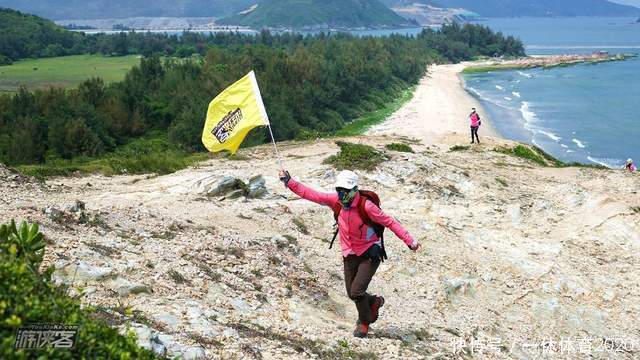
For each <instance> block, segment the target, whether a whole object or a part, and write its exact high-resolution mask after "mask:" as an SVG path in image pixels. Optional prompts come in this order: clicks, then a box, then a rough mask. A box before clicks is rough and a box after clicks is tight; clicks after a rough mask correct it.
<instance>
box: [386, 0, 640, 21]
mask: <svg viewBox="0 0 640 360" xmlns="http://www.w3.org/2000/svg"><path fill="white" fill-rule="evenodd" d="M383 2H384V3H385V5H387V6H389V7H398V6H404V5H407V3H422V4H426V5H431V6H434V7H446V8H463V9H466V10H469V11H471V12H474V13H478V14H480V15H482V16H486V17H520V16H637V15H638V14H640V9H638V8H637V7H633V6H628V5H621V4H614V3H612V2H609V1H606V0H436V1H431V0H412V1H407V0H383Z"/></svg>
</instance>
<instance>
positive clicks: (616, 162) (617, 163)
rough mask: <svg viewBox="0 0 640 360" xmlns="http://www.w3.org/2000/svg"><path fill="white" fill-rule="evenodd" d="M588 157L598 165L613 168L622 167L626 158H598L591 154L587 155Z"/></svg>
mask: <svg viewBox="0 0 640 360" xmlns="http://www.w3.org/2000/svg"><path fill="white" fill-rule="evenodd" d="M587 159H589V161H591V162H594V163H596V164H598V165H602V166H606V167H608V168H611V169H617V168H621V167H622V166H623V165H624V160H621V159H610V158H597V157H591V156H587Z"/></svg>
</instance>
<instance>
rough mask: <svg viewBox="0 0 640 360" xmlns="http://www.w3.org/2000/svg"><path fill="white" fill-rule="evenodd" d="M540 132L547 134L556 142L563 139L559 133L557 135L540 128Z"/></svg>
mask: <svg viewBox="0 0 640 360" xmlns="http://www.w3.org/2000/svg"><path fill="white" fill-rule="evenodd" d="M538 132H539V133H540V134H543V135H546V136H547V137H548V138H549V139H551V140H553V141H555V142H558V141H560V140H562V138H561V137H560V136H558V135H556V134H554V133H552V132H548V131H544V130H538Z"/></svg>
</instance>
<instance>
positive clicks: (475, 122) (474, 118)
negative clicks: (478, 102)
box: [469, 108, 482, 144]
mask: <svg viewBox="0 0 640 360" xmlns="http://www.w3.org/2000/svg"><path fill="white" fill-rule="evenodd" d="M469 120H470V121H471V143H472V144H473V143H474V140H475V139H477V140H478V144H480V138H479V137H478V129H479V128H480V125H482V122H481V121H480V115H478V113H477V112H476V108H473V109H471V114H469ZM474 135H475V139H474Z"/></svg>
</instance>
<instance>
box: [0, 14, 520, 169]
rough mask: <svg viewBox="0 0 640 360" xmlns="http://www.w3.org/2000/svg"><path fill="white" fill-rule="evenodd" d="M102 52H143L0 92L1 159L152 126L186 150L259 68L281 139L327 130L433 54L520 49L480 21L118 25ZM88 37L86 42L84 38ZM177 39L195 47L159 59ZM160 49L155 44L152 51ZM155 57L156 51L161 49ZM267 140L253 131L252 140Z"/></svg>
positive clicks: (92, 147) (197, 146)
mask: <svg viewBox="0 0 640 360" xmlns="http://www.w3.org/2000/svg"><path fill="white" fill-rule="evenodd" d="M87 39H92V40H91V43H93V44H102V46H104V49H103V50H104V51H105V52H113V50H114V49H120V50H122V51H119V50H118V51H115V52H116V53H118V54H119V55H126V54H130V53H139V51H140V49H141V48H142V47H146V48H147V49H148V50H147V51H148V53H149V56H148V57H145V58H143V59H142V60H141V63H140V65H138V66H135V67H134V68H132V69H131V70H130V71H129V73H128V74H127V75H126V77H125V79H124V81H122V82H119V83H113V84H109V85H107V84H105V83H104V82H103V81H102V80H101V79H98V78H94V79H90V80H87V81H85V82H83V83H82V84H81V85H80V86H79V87H78V88H77V89H72V90H62V89H49V90H36V91H34V92H30V91H27V90H26V89H20V90H19V92H18V93H17V94H15V95H4V96H1V97H0V162H4V163H7V164H10V165H17V164H36V163H43V162H48V161H50V160H55V159H71V158H76V157H82V156H87V157H90V156H99V155H101V154H103V153H105V152H109V151H112V150H113V149H114V148H115V147H117V146H118V145H121V144H124V143H126V142H128V141H129V140H131V139H133V138H137V137H140V136H143V135H145V134H148V133H150V132H152V131H154V132H157V131H161V132H166V134H168V137H169V139H170V140H171V141H172V142H173V143H175V144H178V145H179V146H180V147H182V148H183V149H185V150H187V151H199V150H203V147H202V144H201V142H200V137H201V131H202V128H203V123H204V119H205V116H206V110H207V105H208V103H209V101H211V99H212V98H213V97H214V96H215V95H217V94H218V93H219V92H221V91H222V90H223V89H224V88H226V87H227V86H229V85H230V84H232V83H233V82H235V81H236V80H237V79H239V78H241V77H242V76H244V75H245V74H246V73H248V72H249V71H250V70H255V71H256V73H257V76H258V81H259V83H260V86H261V88H262V93H263V97H264V101H265V105H266V107H267V110H268V112H269V115H270V117H271V119H272V125H273V128H274V132H275V135H276V138H277V140H284V139H293V138H296V137H304V136H307V135H309V134H316V133H329V132H333V131H336V130H338V129H340V128H341V127H342V126H344V125H345V124H346V123H348V122H350V121H352V120H353V119H355V118H357V117H359V116H361V115H363V114H365V113H367V112H370V111H372V110H375V109H377V108H379V107H380V106H382V105H384V104H385V103H386V102H388V101H390V100H391V99H392V98H393V97H394V95H395V94H397V93H398V92H399V91H401V90H402V89H406V88H407V86H409V85H411V84H416V83H417V82H418V80H419V79H420V78H421V77H422V76H423V74H424V72H425V69H426V67H427V66H428V65H429V64H432V63H435V62H449V61H454V62H455V61H460V60H467V59H471V58H472V57H474V56H478V55H494V54H499V55H522V54H523V53H524V51H523V47H522V44H521V43H520V42H519V41H517V40H515V39H513V38H511V37H504V36H502V35H501V34H496V33H493V32H492V31H490V30H489V29H487V28H485V27H482V26H476V25H465V26H458V25H450V26H445V27H443V28H442V29H441V30H425V31H423V32H422V33H421V34H419V35H418V36H415V37H407V36H400V35H392V36H388V37H362V38H361V37H356V36H352V35H347V34H337V35H331V36H329V35H325V34H319V35H314V36H312V35H306V36H303V35H300V34H282V35H274V34H271V33H268V32H262V33H261V34H259V35H256V36H251V35H241V34H213V35H207V36H205V35H198V34H184V35H183V36H180V37H175V36H168V35H148V34H139V33H125V34H120V35H111V36H109V35H102V36H95V37H94V36H92V37H87ZM85 41H88V40H85ZM181 47H189V50H188V51H187V50H184V51H185V55H186V53H189V52H191V50H195V51H194V52H195V53H199V54H204V56H201V57H189V58H178V57H167V56H166V55H168V54H175V52H177V51H178V50H179V49H180V48H181ZM156 50H158V51H156ZM159 55H163V57H160V56H159ZM266 140H267V136H266V133H265V132H264V131H263V130H257V131H253V132H252V133H251V134H250V138H249V143H250V144H258V143H262V142H265V141H266Z"/></svg>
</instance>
